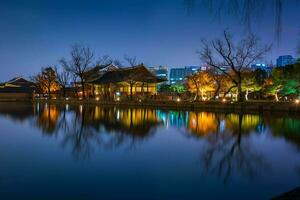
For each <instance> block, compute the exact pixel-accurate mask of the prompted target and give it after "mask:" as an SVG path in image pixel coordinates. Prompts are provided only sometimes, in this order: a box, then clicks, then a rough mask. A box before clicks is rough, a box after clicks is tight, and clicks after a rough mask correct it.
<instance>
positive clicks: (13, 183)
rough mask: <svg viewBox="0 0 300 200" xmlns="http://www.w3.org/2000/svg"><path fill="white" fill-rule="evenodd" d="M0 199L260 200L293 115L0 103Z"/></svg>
mask: <svg viewBox="0 0 300 200" xmlns="http://www.w3.org/2000/svg"><path fill="white" fill-rule="evenodd" d="M0 127H1V131H0V138H1V139H0V160H1V164H0V199H270V198H272V197H274V196H277V195H280V194H281V193H283V192H286V191H289V190H291V189H293V188H295V187H298V186H300V116H289V115H288V114H262V115H250V114H233V113H211V112H194V111H191V112H187V111H167V110H154V109H144V108H142V109H140V108H113V107H102V106H91V105H90V106H87V105H68V104H66V105H50V104H29V103H0Z"/></svg>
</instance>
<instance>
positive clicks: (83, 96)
mask: <svg viewBox="0 0 300 200" xmlns="http://www.w3.org/2000/svg"><path fill="white" fill-rule="evenodd" d="M80 79H81V81H80V82H81V91H82V98H83V99H85V90H84V81H83V78H80Z"/></svg>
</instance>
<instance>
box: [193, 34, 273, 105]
mask: <svg viewBox="0 0 300 200" xmlns="http://www.w3.org/2000/svg"><path fill="white" fill-rule="evenodd" d="M259 43H260V41H259V39H258V38H257V37H256V36H255V35H252V34H250V35H248V36H246V37H245V38H244V39H242V40H241V41H240V42H238V43H235V42H234V41H233V38H232V36H231V34H230V33H229V32H228V31H226V30H225V31H224V32H223V38H222V39H215V40H212V41H207V40H202V48H201V50H200V51H198V54H199V55H200V58H201V60H202V61H203V62H204V63H207V64H208V65H209V66H210V67H213V68H215V69H217V70H218V71H219V72H221V73H222V74H224V75H225V76H226V77H227V78H229V79H230V80H231V81H232V83H233V84H234V86H233V87H232V88H231V89H233V88H234V87H236V88H237V90H238V101H240V102H242V101H243V95H242V79H243V74H242V72H243V70H245V69H246V68H248V67H249V66H250V64H251V63H253V62H255V61H257V60H259V59H261V58H262V57H264V55H265V54H266V53H267V52H268V51H269V50H270V48H271V46H267V45H265V46H260V44H259Z"/></svg>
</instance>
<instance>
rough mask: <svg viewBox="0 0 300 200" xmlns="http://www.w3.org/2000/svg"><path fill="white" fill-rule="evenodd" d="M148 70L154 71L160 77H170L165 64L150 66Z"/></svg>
mask: <svg viewBox="0 0 300 200" xmlns="http://www.w3.org/2000/svg"><path fill="white" fill-rule="evenodd" d="M148 70H149V71H150V72H152V73H153V74H154V75H155V76H156V77H158V78H164V79H168V75H169V73H168V68H167V67H165V66H159V67H148Z"/></svg>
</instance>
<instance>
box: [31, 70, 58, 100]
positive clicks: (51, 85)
mask: <svg viewBox="0 0 300 200" xmlns="http://www.w3.org/2000/svg"><path fill="white" fill-rule="evenodd" d="M35 81H36V84H37V86H38V88H39V89H40V90H41V92H42V93H43V94H48V97H49V98H51V93H52V92H54V91H57V90H59V84H58V82H57V76H56V73H55V71H54V70H53V68H52V67H47V68H42V71H41V73H40V74H38V75H37V76H36V77H35Z"/></svg>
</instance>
